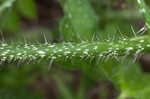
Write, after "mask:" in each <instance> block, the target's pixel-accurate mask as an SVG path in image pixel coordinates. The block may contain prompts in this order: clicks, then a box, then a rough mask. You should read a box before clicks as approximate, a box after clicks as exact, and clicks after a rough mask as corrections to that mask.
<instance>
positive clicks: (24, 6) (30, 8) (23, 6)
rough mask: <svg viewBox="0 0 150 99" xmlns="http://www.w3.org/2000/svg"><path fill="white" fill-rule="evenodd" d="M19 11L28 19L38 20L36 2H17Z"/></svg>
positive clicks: (25, 0)
mask: <svg viewBox="0 0 150 99" xmlns="http://www.w3.org/2000/svg"><path fill="white" fill-rule="evenodd" d="M17 7H18V10H19V11H20V12H21V13H22V14H23V15H24V16H25V17H28V18H36V17H37V12H36V6H35V2H34V0H17Z"/></svg>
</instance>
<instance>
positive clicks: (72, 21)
mask: <svg viewBox="0 0 150 99" xmlns="http://www.w3.org/2000/svg"><path fill="white" fill-rule="evenodd" d="M63 8H64V13H65V17H64V19H62V21H61V24H60V32H61V33H62V36H63V39H64V40H67V39H69V40H70V38H71V39H73V41H79V40H91V39H92V37H93V34H94V33H95V32H97V25H98V18H97V16H96V14H95V12H94V11H93V9H92V7H91V6H90V4H89V2H88V0H65V1H63ZM76 39H77V40H76Z"/></svg>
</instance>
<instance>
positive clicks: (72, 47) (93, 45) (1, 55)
mask: <svg viewBox="0 0 150 99" xmlns="http://www.w3.org/2000/svg"><path fill="white" fill-rule="evenodd" d="M142 52H144V53H147V52H150V40H149V37H148V36H142V37H136V38H133V39H123V40H120V41H118V42H110V43H109V42H82V43H71V42H68V43H61V44H18V45H16V44H10V45H9V44H6V43H1V44H0V60H1V62H7V61H8V62H15V61H24V60H30V61H31V60H35V61H38V60H47V61H50V60H51V61H66V60H72V59H74V58H77V59H90V60H92V59H95V58H101V57H102V58H104V57H116V56H126V55H132V54H135V55H137V54H139V53H142Z"/></svg>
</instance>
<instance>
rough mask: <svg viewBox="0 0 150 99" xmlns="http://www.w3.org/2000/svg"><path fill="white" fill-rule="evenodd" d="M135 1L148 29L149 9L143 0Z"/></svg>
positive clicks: (149, 27)
mask: <svg viewBox="0 0 150 99" xmlns="http://www.w3.org/2000/svg"><path fill="white" fill-rule="evenodd" d="M137 2H138V4H139V6H140V12H141V13H142V14H143V16H144V19H145V22H146V26H147V27H148V29H150V11H149V9H148V7H147V5H146V4H145V2H144V0H137Z"/></svg>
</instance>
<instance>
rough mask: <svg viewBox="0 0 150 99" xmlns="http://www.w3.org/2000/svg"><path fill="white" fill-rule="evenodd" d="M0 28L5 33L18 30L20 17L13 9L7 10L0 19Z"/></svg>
mask: <svg viewBox="0 0 150 99" xmlns="http://www.w3.org/2000/svg"><path fill="white" fill-rule="evenodd" d="M0 21H1V24H0V27H1V28H2V29H4V30H6V31H18V30H19V29H20V17H19V15H18V13H17V11H16V10H15V9H9V10H8V11H7V12H5V13H4V15H3V16H1V18H0Z"/></svg>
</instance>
